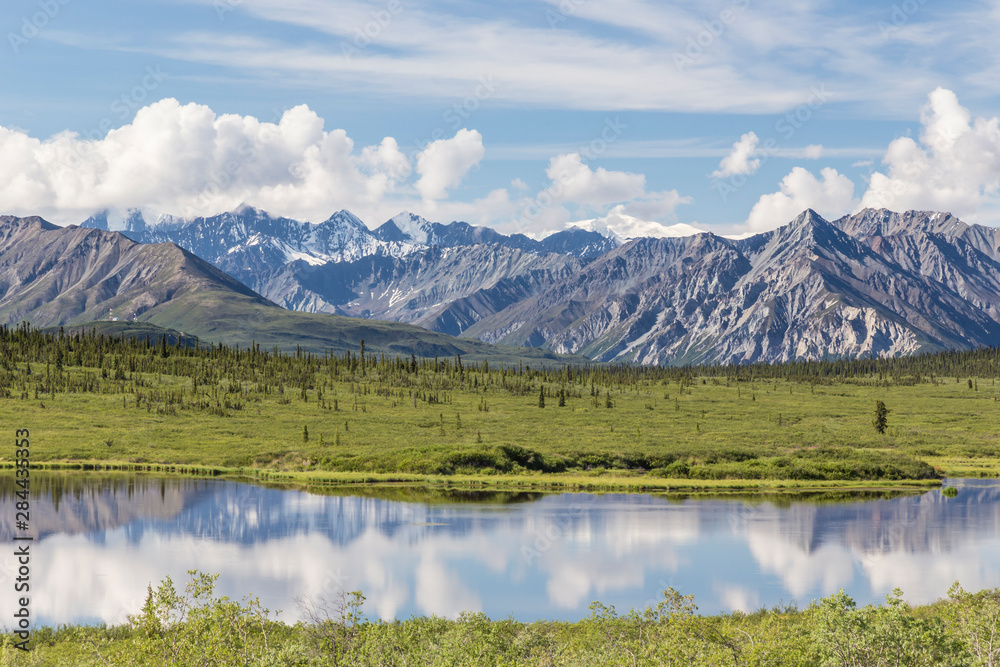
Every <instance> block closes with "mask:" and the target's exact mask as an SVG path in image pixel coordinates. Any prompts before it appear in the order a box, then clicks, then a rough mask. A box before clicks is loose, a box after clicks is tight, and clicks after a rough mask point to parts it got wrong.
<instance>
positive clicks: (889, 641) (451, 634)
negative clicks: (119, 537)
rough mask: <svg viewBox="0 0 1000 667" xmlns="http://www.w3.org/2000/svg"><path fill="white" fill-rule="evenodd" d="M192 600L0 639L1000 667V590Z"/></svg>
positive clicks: (342, 653)
mask: <svg viewBox="0 0 1000 667" xmlns="http://www.w3.org/2000/svg"><path fill="white" fill-rule="evenodd" d="M190 575H191V576H190V579H189V581H188V583H187V585H186V587H185V588H184V590H183V591H178V590H177V589H176V587H175V586H174V583H173V582H172V581H171V580H170V579H169V578H168V579H165V580H163V581H162V582H160V584H159V585H158V586H156V588H155V589H154V588H153V587H152V586H150V587H149V590H148V594H147V597H146V600H145V603H144V604H143V605H142V608H141V611H139V612H138V613H137V614H135V615H134V616H131V617H129V619H128V621H127V622H126V623H124V624H121V625H116V626H106V625H101V626H63V627H59V628H42V629H38V630H36V631H35V632H34V634H33V637H32V639H31V650H30V651H28V652H25V651H21V650H19V649H16V648H14V642H15V641H16V638H14V637H13V636H11V635H2V636H0V660H2V664H3V665H12V666H13V665H80V666H83V665H157V666H161V665H275V666H278V665H282V666H286V665H287V666H294V665H352V666H369V665H370V666H375V665H378V666H389V665H441V666H445V665H447V666H449V667H450V666H452V665H468V666H470V667H471V666H476V667H479V666H492V665H496V666H501V665H510V666H514V665H551V666H556V665H581V666H583V665H586V666H587V667H590V666H591V665H622V666H623V667H624V666H633V665H678V666H683V667H687V666H688V665H734V666H736V665H739V666H750V665H779V666H780V665H824V666H825V665H829V666H831V667H832V666H841V665H844V666H852V665H859V666H860V665H864V666H865V667H881V666H889V665H893V666H898V665H906V666H907V667H920V666H923V665H927V666H931V665H956V666H957V665H970V666H972V665H996V664H1000V643H998V642H997V641H996V636H997V634H998V632H1000V589H995V590H984V591H980V592H979V593H970V592H968V591H965V590H963V589H962V588H961V587H960V586H959V585H958V584H955V585H954V586H953V587H952V588H951V590H950V591H949V593H948V597H947V598H946V599H943V600H940V601H938V602H937V603H935V604H931V605H925V606H919V607H911V606H910V605H908V604H907V603H906V602H904V601H903V600H902V597H901V592H900V591H898V590H897V591H894V592H893V593H892V594H890V595H889V596H887V598H886V601H885V603H884V604H881V605H870V606H865V607H861V608H859V607H858V606H857V605H856V603H855V602H854V600H853V599H851V598H850V597H849V596H847V595H845V594H844V593H843V592H840V593H837V594H834V595H831V596H829V597H826V598H823V599H821V600H818V601H816V602H814V603H812V604H811V605H809V606H808V607H807V608H805V609H799V608H797V607H796V606H794V605H789V606H779V607H775V608H771V609H760V610H757V611H754V612H751V613H743V612H732V613H727V614H720V615H716V616H703V615H700V614H699V613H698V611H697V606H696V604H695V601H694V600H693V598H692V597H690V596H685V595H683V594H681V593H680V592H678V591H675V590H673V589H668V590H666V591H664V592H663V595H662V600H660V602H659V603H658V604H656V605H655V606H651V607H648V608H646V609H643V610H632V611H629V612H627V613H619V612H618V611H617V610H615V608H614V607H609V606H605V605H603V604H601V603H599V602H594V603H593V604H592V605H591V606H590V610H591V613H590V615H589V616H588V617H587V618H585V619H583V620H581V621H578V622H575V623H570V622H549V621H537V622H532V623H522V622H519V621H516V620H513V619H502V620H492V619H490V618H488V617H486V616H485V615H483V614H479V613H464V614H461V615H460V616H459V617H458V618H457V619H444V618H437V617H430V618H427V617H412V618H409V619H407V620H398V621H389V622H385V621H374V622H373V621H371V620H368V619H366V618H365V617H364V615H363V614H362V611H361V610H362V604H363V602H364V596H363V595H362V593H361V592H360V591H355V592H344V593H341V594H340V595H338V596H336V597H334V598H333V599H320V600H302V601H301V603H300V604H301V607H302V610H303V612H304V616H305V618H306V619H307V620H306V621H303V622H298V623H295V624H294V625H290V624H286V623H283V622H281V621H280V620H279V618H280V617H279V615H277V614H274V613H271V612H270V611H268V610H267V609H264V608H263V607H262V606H261V604H260V602H259V601H258V600H257V599H256V598H254V597H252V596H248V597H247V598H245V599H244V600H242V601H234V600H230V599H228V598H225V597H217V596H216V595H215V594H214V583H215V576H214V575H207V574H203V573H198V572H191V573H190Z"/></svg>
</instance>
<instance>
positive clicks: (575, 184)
mask: <svg viewBox="0 0 1000 667" xmlns="http://www.w3.org/2000/svg"><path fill="white" fill-rule="evenodd" d="M545 174H546V176H548V177H549V178H550V179H551V180H552V185H551V186H550V187H549V188H548V190H547V191H546V192H547V193H548V194H549V195H550V196H551V199H552V201H557V202H567V201H569V202H576V203H580V204H591V205H594V206H600V205H602V204H607V203H610V202H620V201H625V200H628V199H634V198H636V197H640V196H642V195H643V194H645V190H646V177H645V176H644V175H642V174H633V173H629V172H625V171H608V170H607V169H604V168H603V167H598V168H597V169H596V170H595V169H591V168H590V166H589V165H587V164H584V162H583V158H582V157H581V156H580V154H579V153H566V154H565V155H558V156H556V157H554V158H552V159H551V160H549V168H548V169H546V170H545ZM540 196H541V195H540Z"/></svg>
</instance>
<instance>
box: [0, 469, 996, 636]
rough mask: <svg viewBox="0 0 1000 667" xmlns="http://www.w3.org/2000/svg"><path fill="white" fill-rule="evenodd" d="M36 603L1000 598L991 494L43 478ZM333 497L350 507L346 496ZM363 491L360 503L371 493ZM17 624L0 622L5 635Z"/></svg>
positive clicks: (88, 610) (61, 617)
mask: <svg viewBox="0 0 1000 667" xmlns="http://www.w3.org/2000/svg"><path fill="white" fill-rule="evenodd" d="M33 482H34V489H33V499H32V507H31V532H32V534H34V535H35V536H36V541H35V542H34V543H33V545H32V563H31V568H32V571H31V577H32V592H33V596H32V605H33V608H34V614H35V620H36V621H38V622H40V623H42V624H58V623H77V622H84V623H94V622H101V621H104V622H108V623H116V622H122V621H123V620H124V619H125V617H126V615H127V614H130V613H135V612H136V611H138V608H139V606H140V605H141V603H142V601H143V599H144V596H145V591H146V586H147V584H149V583H153V584H154V585H155V584H156V582H159V581H160V580H161V579H163V577H164V576H166V575H169V576H171V577H172V578H173V580H174V582H175V583H178V584H181V583H183V582H184V581H186V580H187V574H186V572H187V571H188V570H191V569H197V570H201V571H204V572H213V573H219V574H220V577H219V582H218V588H217V592H218V593H220V594H224V595H229V596H230V597H233V598H242V597H243V596H244V595H245V594H246V593H248V592H252V593H254V594H255V595H257V596H259V597H260V598H261V601H262V602H263V603H264V605H265V606H267V607H269V608H270V609H272V610H274V609H281V610H283V611H282V614H281V616H280V618H281V619H282V620H285V621H287V622H293V621H295V620H297V619H299V618H300V616H301V613H300V610H299V608H298V606H297V604H296V601H295V600H296V598H297V597H299V596H317V595H320V594H333V593H335V592H336V591H338V590H355V589H361V590H363V591H364V593H365V595H366V596H367V598H368V601H367V603H366V607H365V611H366V613H367V614H368V615H369V617H371V618H385V619H391V618H407V617H409V616H410V615H413V614H419V615H430V614H436V615H439V616H448V617H454V616H456V615H457V614H459V613H460V612H462V611H482V612H485V613H486V614H488V615H489V616H491V617H494V618H502V617H507V616H509V615H513V616H514V617H516V618H518V619H522V620H532V619H538V618H548V619H579V618H582V617H585V616H587V615H588V613H589V612H588V609H587V606H588V604H589V603H590V602H591V601H593V600H600V601H601V602H603V603H605V604H614V605H615V606H616V607H617V608H618V609H619V610H622V611H624V610H627V609H630V608H633V607H640V608H641V607H645V606H647V605H648V604H650V603H652V602H654V601H655V600H656V599H658V597H659V595H660V591H662V590H663V589H665V588H667V587H668V586H673V587H674V588H676V589H678V590H680V591H681V592H683V593H685V594H693V595H695V597H696V602H697V604H698V605H699V608H700V610H701V611H702V612H706V613H711V612H717V611H728V610H733V609H744V610H747V609H756V608H758V607H760V606H761V605H768V606H770V605H774V604H777V603H779V602H782V601H783V602H790V601H797V602H798V603H800V604H803V605H804V604H806V603H808V602H809V601H810V600H812V599H815V598H817V597H822V596H825V595H829V594H831V593H835V592H837V590H839V589H840V588H843V589H845V590H846V591H847V592H848V593H849V594H850V595H852V596H854V597H855V599H857V600H858V601H859V602H862V603H868V602H876V601H880V600H882V599H883V598H884V596H885V595H886V593H888V592H889V591H891V590H892V589H893V588H895V587H899V588H902V589H903V590H904V592H905V594H906V595H905V597H906V598H907V599H908V600H910V601H911V602H914V603H919V602H928V601H932V600H935V599H937V598H939V597H941V596H943V595H944V594H945V593H946V591H947V589H948V587H949V585H950V584H951V583H952V582H953V581H955V580H959V581H961V583H962V585H963V586H965V587H966V588H967V589H979V588H984V587H990V588H993V587H1000V481H997V480H956V481H954V482H952V483H950V485H953V486H957V487H958V492H959V493H958V497H957V498H945V497H943V496H942V494H941V492H940V491H938V490H934V491H930V492H927V493H923V494H919V495H906V496H895V497H891V496H880V495H878V494H870V495H869V496H867V497H862V498H860V499H859V498H857V497H855V498H853V499H849V500H847V501H846V502H845V501H842V500H841V501H833V500H831V498H830V497H829V496H820V497H812V498H794V499H793V498H781V497H776V496H772V497H770V498H750V499H741V498H708V499H706V498H704V497H693V498H677V497H674V498H670V497H663V496H649V495H589V494H562V495H544V496H543V495H535V494H492V495H491V494H469V493H466V494H461V493H456V494H446V493H443V492H439V493H429V492H419V491H416V490H412V489H399V488H392V489H379V490H375V491H371V492H350V493H355V494H356V495H318V494H313V493H306V492H303V491H298V490H281V489H274V488H262V487H258V486H252V485H249V484H241V483H236V482H231V481H217V480H193V479H158V478H150V477H135V476H98V475H89V476H88V475H47V476H42V475H39V474H37V473H36V474H35V476H34V477H33ZM0 491H2V499H0V547H2V554H3V555H0V590H2V591H3V593H2V595H0V607H2V608H0V613H2V616H0V619H9V618H10V613H11V607H12V598H13V593H12V589H13V583H12V579H13V576H14V559H13V557H12V552H13V538H14V536H15V535H17V534H21V533H20V532H19V531H16V530H15V524H14V507H13V502H12V492H13V477H12V476H10V475H9V474H6V475H4V476H0ZM341 493H344V492H341ZM365 493H367V495H363V494H365ZM4 624H7V625H9V622H8V621H6V620H0V627H3V625H4Z"/></svg>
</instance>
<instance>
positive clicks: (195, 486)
mask: <svg viewBox="0 0 1000 667" xmlns="http://www.w3.org/2000/svg"><path fill="white" fill-rule="evenodd" d="M17 490H18V487H17V486H16V483H15V478H14V475H13V474H4V475H0V542H8V541H11V540H12V539H13V538H14V537H15V535H16V534H23V533H20V532H19V531H16V530H15V526H16V524H15V520H16V519H15V512H14V503H15V501H16V500H17V499H16V497H15V496H14V493H15V491H17ZM211 493H212V489H211V487H210V486H208V484H206V483H202V484H201V485H200V486H199V483H198V482H197V481H196V480H176V479H156V478H150V477H140V476H134V475H128V476H126V475H81V474H39V473H35V474H34V475H32V477H31V481H30V496H29V497H30V501H31V520H30V522H29V523H30V526H31V533H32V534H33V535H36V536H37V537H38V538H40V539H44V538H45V537H47V536H49V535H53V534H56V533H64V534H77V533H97V534H101V533H103V532H104V531H106V530H112V529H115V528H118V527H120V526H124V525H128V524H130V523H132V522H134V521H143V520H149V519H154V518H155V519H163V520H170V519H173V518H174V517H176V516H177V515H178V514H179V513H180V512H181V511H182V510H183V509H184V507H185V506H188V505H190V504H192V503H193V502H194V501H195V499H196V498H197V497H198V496H199V495H201V496H206V495H211Z"/></svg>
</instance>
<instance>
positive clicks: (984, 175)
mask: <svg viewBox="0 0 1000 667" xmlns="http://www.w3.org/2000/svg"><path fill="white" fill-rule="evenodd" d="M920 122H921V125H922V129H921V132H920V137H919V141H915V140H914V139H912V138H910V137H901V138H899V139H896V140H895V141H893V142H892V143H891V144H889V149H888V151H887V152H886V155H885V157H884V158H883V160H882V164H883V165H885V166H886V170H885V171H884V172H881V171H877V172H875V173H873V174H872V175H871V178H870V180H869V183H868V190H867V191H866V192H865V194H864V196H863V197H862V200H861V203H862V205H863V206H870V207H873V208H890V209H894V210H906V209H923V210H935V211H949V212H951V213H954V214H956V215H959V216H963V217H967V218H969V219H972V220H974V219H975V214H976V213H977V212H978V211H979V210H980V209H981V208H982V207H984V206H985V205H988V204H992V203H996V200H995V197H996V195H997V194H998V192H1000V119H998V118H996V117H994V118H990V119H986V118H976V119H973V118H972V114H971V113H970V112H969V110H968V109H966V108H965V107H963V106H962V105H961V104H959V101H958V98H957V96H956V95H955V93H953V92H952V91H950V90H946V89H944V88H938V89H936V90H934V91H933V92H932V93H931V94H930V96H929V97H928V101H927V104H926V106H925V107H924V108H923V110H922V112H921V116H920Z"/></svg>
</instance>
